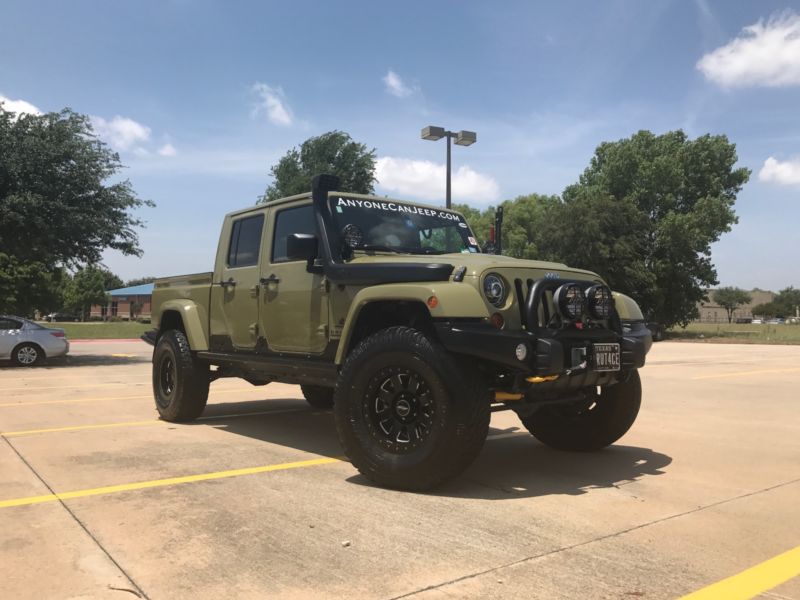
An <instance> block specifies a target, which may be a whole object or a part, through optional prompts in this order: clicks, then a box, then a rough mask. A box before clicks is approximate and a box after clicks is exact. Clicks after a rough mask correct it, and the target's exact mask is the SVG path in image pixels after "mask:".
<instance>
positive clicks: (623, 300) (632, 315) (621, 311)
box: [611, 292, 644, 321]
mask: <svg viewBox="0 0 800 600" xmlns="http://www.w3.org/2000/svg"><path fill="white" fill-rule="evenodd" d="M611 295H612V296H613V297H614V304H615V306H616V308H617V314H618V315H619V318H620V320H621V321H644V316H643V315H642V309H641V308H639V305H638V304H636V301H635V300H634V299H633V298H631V297H630V296H626V295H625V294H621V293H619V292H612V293H611Z"/></svg>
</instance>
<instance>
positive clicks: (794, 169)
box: [758, 156, 800, 185]
mask: <svg viewBox="0 0 800 600" xmlns="http://www.w3.org/2000/svg"><path fill="white" fill-rule="evenodd" d="M758 179H759V181H766V182H768V183H778V184H780V185H800V158H795V159H794V160H787V161H780V160H777V159H775V158H773V157H772V156H770V157H769V158H768V159H767V160H765V161H764V166H763V167H761V170H760V171H759V172H758Z"/></svg>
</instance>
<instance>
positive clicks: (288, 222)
mask: <svg viewBox="0 0 800 600" xmlns="http://www.w3.org/2000/svg"><path fill="white" fill-rule="evenodd" d="M293 233H309V234H311V235H316V233H317V228H316V226H315V224H314V210H313V208H312V207H311V205H310V204H308V205H306V206H298V207H297V208H287V209H285V210H282V211H280V212H278V214H277V215H275V235H274V236H273V238H272V262H274V263H279V262H286V261H287V260H289V259H288V258H287V257H286V238H287V237H289V236H290V235H292V234H293Z"/></svg>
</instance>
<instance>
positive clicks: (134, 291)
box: [108, 283, 154, 296]
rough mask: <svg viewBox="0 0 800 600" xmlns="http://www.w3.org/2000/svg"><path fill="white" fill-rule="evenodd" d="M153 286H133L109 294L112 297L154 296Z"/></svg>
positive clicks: (110, 291) (146, 284)
mask: <svg viewBox="0 0 800 600" xmlns="http://www.w3.org/2000/svg"><path fill="white" fill-rule="evenodd" d="M153 285H154V284H152V283H143V284H142V285H132V286H131V287H124V288H119V289H118V290H109V291H108V293H109V294H111V295H112V296H152V295H153Z"/></svg>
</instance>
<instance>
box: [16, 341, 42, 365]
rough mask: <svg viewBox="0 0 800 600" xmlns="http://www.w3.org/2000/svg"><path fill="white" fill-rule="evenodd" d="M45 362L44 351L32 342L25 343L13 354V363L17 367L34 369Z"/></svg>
mask: <svg viewBox="0 0 800 600" xmlns="http://www.w3.org/2000/svg"><path fill="white" fill-rule="evenodd" d="M44 360H45V355H44V350H42V349H41V348H40V347H39V346H37V345H36V344H33V343H31V342H23V343H22V344H20V345H19V346H17V347H16V348H14V350H13V351H12V352H11V362H12V363H14V365H15V366H17V367H34V366H36V365H40V364H42V363H43V362H44Z"/></svg>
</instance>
